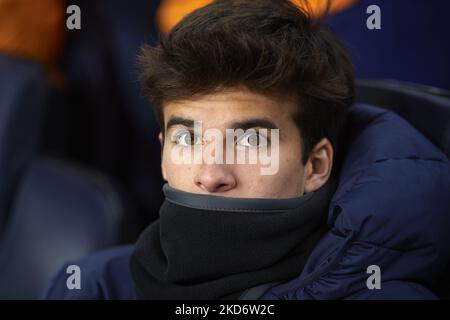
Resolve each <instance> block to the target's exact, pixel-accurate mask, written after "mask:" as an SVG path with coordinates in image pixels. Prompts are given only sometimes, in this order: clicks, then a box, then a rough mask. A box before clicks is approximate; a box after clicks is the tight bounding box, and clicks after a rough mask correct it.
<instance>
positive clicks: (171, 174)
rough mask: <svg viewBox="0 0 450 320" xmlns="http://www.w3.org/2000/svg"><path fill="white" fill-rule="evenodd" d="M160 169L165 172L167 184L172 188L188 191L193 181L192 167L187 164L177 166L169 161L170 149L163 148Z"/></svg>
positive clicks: (168, 147)
mask: <svg viewBox="0 0 450 320" xmlns="http://www.w3.org/2000/svg"><path fill="white" fill-rule="evenodd" d="M162 169H163V170H164V172H165V175H166V179H167V183H168V184H169V185H170V186H171V187H174V188H177V189H181V190H186V191H189V190H190V189H191V186H190V184H192V182H193V181H194V176H193V172H194V170H193V167H192V165H188V164H179V163H176V162H174V161H172V159H171V148H170V146H168V145H165V146H164V149H163V156H162Z"/></svg>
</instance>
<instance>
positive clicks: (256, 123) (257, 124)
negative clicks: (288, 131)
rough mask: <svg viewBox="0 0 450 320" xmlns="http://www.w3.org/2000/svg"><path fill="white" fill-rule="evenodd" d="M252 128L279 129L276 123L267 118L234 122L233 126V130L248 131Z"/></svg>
mask: <svg viewBox="0 0 450 320" xmlns="http://www.w3.org/2000/svg"><path fill="white" fill-rule="evenodd" d="M252 128H265V129H278V127H277V126H276V125H275V123H273V122H272V121H270V120H269V119H266V118H255V119H248V120H243V121H237V122H233V124H232V125H231V129H242V130H247V129H252Z"/></svg>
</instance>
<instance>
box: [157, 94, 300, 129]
mask: <svg viewBox="0 0 450 320" xmlns="http://www.w3.org/2000/svg"><path fill="white" fill-rule="evenodd" d="M294 111H295V102H294V101H293V99H289V98H286V99H283V98H281V97H278V98H277V97H271V96H266V95H263V94H259V93H254V92H251V91H248V90H246V89H230V90H224V91H221V92H217V93H212V94H208V95H202V96H197V97H193V98H192V99H189V100H182V101H174V102H169V103H166V104H165V106H164V121H165V125H167V122H168V120H169V119H170V118H171V117H181V118H186V119H191V120H196V121H202V122H203V124H204V125H207V126H211V127H216V128H220V127H227V125H229V124H231V123H235V122H238V121H242V120H248V119H252V118H267V119H270V120H271V121H273V122H275V123H276V124H277V125H279V126H283V125H285V126H286V125H287V124H286V122H293V120H292V115H293V113H294Z"/></svg>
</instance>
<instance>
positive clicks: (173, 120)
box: [166, 117, 194, 130]
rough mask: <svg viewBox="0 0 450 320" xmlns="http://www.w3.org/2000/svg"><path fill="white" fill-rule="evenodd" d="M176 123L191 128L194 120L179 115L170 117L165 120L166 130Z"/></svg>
mask: <svg viewBox="0 0 450 320" xmlns="http://www.w3.org/2000/svg"><path fill="white" fill-rule="evenodd" d="M178 125H180V126H185V127H188V128H193V127H194V120H192V119H187V118H181V117H171V118H170V119H169V121H168V122H167V125H166V130H169V129H170V128H171V127H173V126H178Z"/></svg>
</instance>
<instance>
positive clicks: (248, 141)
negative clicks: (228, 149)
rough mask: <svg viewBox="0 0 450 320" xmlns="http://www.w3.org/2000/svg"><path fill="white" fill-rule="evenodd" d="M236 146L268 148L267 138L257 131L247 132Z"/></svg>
mask: <svg viewBox="0 0 450 320" xmlns="http://www.w3.org/2000/svg"><path fill="white" fill-rule="evenodd" d="M236 144H238V145H241V146H244V147H249V148H261V147H265V146H267V137H266V136H265V135H263V134H261V133H259V132H256V131H252V132H246V133H244V134H243V135H242V136H240V137H239V138H238V139H237V141H236Z"/></svg>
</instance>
